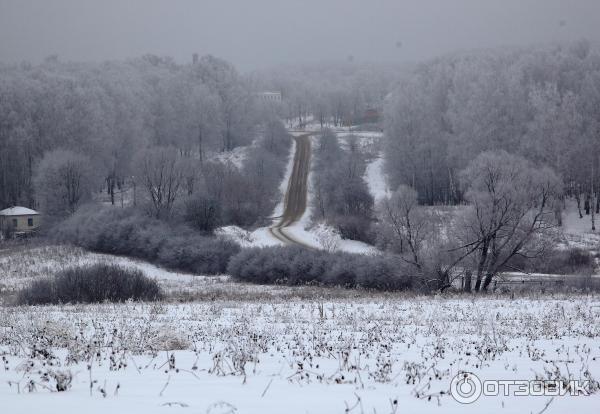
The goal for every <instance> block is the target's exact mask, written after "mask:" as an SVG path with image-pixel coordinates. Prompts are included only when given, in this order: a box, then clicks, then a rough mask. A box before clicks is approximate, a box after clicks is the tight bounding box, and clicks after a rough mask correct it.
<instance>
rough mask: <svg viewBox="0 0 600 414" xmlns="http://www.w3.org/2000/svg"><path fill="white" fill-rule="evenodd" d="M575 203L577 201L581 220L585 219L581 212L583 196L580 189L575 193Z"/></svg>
mask: <svg viewBox="0 0 600 414" xmlns="http://www.w3.org/2000/svg"><path fill="white" fill-rule="evenodd" d="M575 201H577V212H578V213H579V218H580V219H582V218H583V213H582V212H581V194H580V193H579V189H577V191H575Z"/></svg>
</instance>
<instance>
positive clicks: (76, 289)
mask: <svg viewBox="0 0 600 414" xmlns="http://www.w3.org/2000/svg"><path fill="white" fill-rule="evenodd" d="M162 297H163V294H162V292H161V289H160V287H159V286H158V284H157V283H156V281H154V280H152V279H149V278H148V277H146V276H144V274H143V273H142V272H141V271H139V270H137V269H129V268H123V267H120V266H116V265H106V264H94V265H88V266H78V267H74V268H71V269H66V270H63V271H62V272H59V273H58V274H56V275H55V276H54V277H53V278H51V279H43V280H37V281H34V282H33V283H32V284H31V285H29V286H28V287H26V288H24V289H22V290H21V291H20V292H19V294H18V297H17V302H18V303H19V304H20V305H45V304H59V303H98V302H105V301H108V302H123V301H126V300H130V299H133V300H143V301H153V300H159V299H162Z"/></svg>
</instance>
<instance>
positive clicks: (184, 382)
mask: <svg viewBox="0 0 600 414" xmlns="http://www.w3.org/2000/svg"><path fill="white" fill-rule="evenodd" d="M96 261H111V262H116V263H120V264H123V265H128V266H134V267H138V268H141V269H142V270H144V271H145V272H146V273H147V274H148V275H149V276H151V277H154V278H156V279H157V280H158V281H159V283H161V285H162V286H163V288H165V289H166V290H167V292H168V295H169V298H168V299H167V301H165V302H164V303H157V304H136V303H127V304H120V305H111V304H103V305H77V306H50V307H11V306H3V307H0V355H2V364H3V369H2V372H1V373H0V401H1V402H2V412H6V413H32V412H44V413H68V412H80V410H81V407H85V412H86V413H90V414H92V413H102V414H105V413H106V412H113V413H132V412H144V413H170V412H183V413H186V412H189V413H212V414H215V413H345V412H351V413H380V414H381V413H384V414H391V413H404V412H406V413H412V412H427V413H444V414H446V413H482V412H487V413H530V412H531V413H538V412H541V411H542V410H543V409H544V407H546V405H547V404H549V405H548V408H547V410H546V411H545V412H546V413H564V412H567V410H569V411H572V410H576V411H577V412H579V413H593V412H597V411H596V410H597V407H598V406H599V404H600V394H599V393H595V394H592V395H591V396H578V397H572V396H563V397H555V398H554V399H552V398H551V397H549V396H536V397H533V396H531V397H518V396H514V395H512V394H511V395H509V396H501V397H489V396H487V397H486V396H482V397H480V399H479V400H478V401H476V402H475V403H473V404H470V405H462V404H459V403H458V402H456V401H454V399H453V398H452V397H451V396H450V395H448V392H449V391H450V384H451V379H452V378H453V377H454V376H455V375H456V374H458V373H459V372H462V371H470V372H473V373H475V374H476V375H478V376H479V378H481V379H482V380H490V379H498V380H533V379H559V378H563V379H568V378H573V379H582V380H583V379H587V380H591V384H592V389H593V390H597V382H596V381H597V380H598V379H599V378H600V340H599V338H600V296H597V295H580V296H563V295H555V296H535V295H531V296H526V297H524V296H518V297H517V298H516V299H510V298H508V297H502V296H494V295H489V296H488V297H476V298H471V297H469V298H465V297H462V298H461V297H452V296H450V297H446V298H441V297H434V296H428V297H419V296H410V295H401V294H378V295H375V294H369V293H365V292H358V291H339V290H326V289H317V288H312V289H313V290H311V291H306V290H303V289H309V288H289V287H281V288H279V287H266V286H252V285H245V284H237V283H234V282H233V281H231V280H229V278H228V277H226V276H221V277H203V276H194V275H185V274H179V273H173V272H168V271H165V270H162V269H159V268H156V267H154V266H152V265H149V264H146V263H143V262H137V261H132V260H130V259H125V258H114V257H112V256H106V255H96V254H91V253H86V252H83V251H81V250H78V249H72V248H66V247H37V248H34V249H28V250H26V251H20V252H16V251H13V252H0V281H2V283H3V286H4V291H5V293H6V292H7V291H10V290H11V289H13V288H14V287H16V286H19V285H21V284H22V283H24V282H25V281H26V280H31V279H34V278H37V277H41V276H44V275H46V274H49V273H51V272H52V271H53V270H56V269H60V268H63V267H66V266H71V265H73V264H76V263H90V262H96ZM182 292H188V293H189V294H190V296H189V298H188V299H192V300H191V301H189V302H186V303H177V302H178V301H180V300H182V298H184V295H183V294H182ZM318 292H321V295H319V293H318ZM336 292H337V293H336ZM319 297H321V299H319ZM57 386H58V388H61V389H62V388H64V389H65V391H63V392H57Z"/></svg>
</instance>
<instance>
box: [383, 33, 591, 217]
mask: <svg viewBox="0 0 600 414" xmlns="http://www.w3.org/2000/svg"><path fill="white" fill-rule="evenodd" d="M599 114H600V48H599V47H598V45H592V44H590V43H589V42H586V41H580V42H577V43H573V44H571V45H569V46H548V47H532V48H523V49H498V50H490V51H483V52H470V53H460V54H456V55H451V56H447V57H443V58H439V59H435V60H433V61H430V62H428V63H425V64H423V65H420V66H419V67H418V68H417V69H416V70H414V71H413V72H412V73H411V74H410V75H407V76H404V77H403V79H402V80H401V81H400V83H399V85H398V86H397V88H396V89H395V90H394V92H393V93H392V94H391V96H390V97H389V99H388V100H387V103H386V107H385V132H386V138H387V139H386V149H385V157H386V169H387V172H388V175H389V179H390V185H391V188H397V187H398V186H399V185H400V184H406V185H409V186H411V187H412V188H414V189H415V190H417V192H418V194H419V200H420V202H422V203H426V204H436V203H458V202H461V201H463V200H464V191H463V189H462V188H461V187H460V186H459V180H458V177H457V173H458V172H459V171H460V170H462V169H463V168H464V167H465V166H466V165H467V164H468V163H469V161H471V160H472V159H474V158H475V157H476V156H477V155H478V154H480V153H481V152H483V151H486V150H506V151H508V152H510V153H514V154H519V155H522V156H524V157H526V158H527V159H529V160H531V161H533V162H535V163H538V164H543V165H547V166H549V167H551V168H553V169H554V170H555V171H556V172H557V173H559V174H560V175H561V176H562V178H563V181H564V184H565V190H566V191H567V193H568V194H571V195H573V196H575V197H577V199H578V201H580V199H581V197H587V198H588V199H590V198H591V195H592V194H595V193H597V192H598V185H599V184H600V179H599V177H600V174H599V170H600V168H599V164H598V163H599V159H600V146H598V142H599V141H600V118H599V116H598V115H599ZM596 198H597V197H596ZM589 203H590V201H589V200H588V206H589Z"/></svg>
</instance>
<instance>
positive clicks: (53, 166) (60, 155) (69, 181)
mask: <svg viewBox="0 0 600 414" xmlns="http://www.w3.org/2000/svg"><path fill="white" fill-rule="evenodd" d="M90 166H91V163H90V159H89V158H88V157H86V156H84V155H81V154H77V153H74V152H72V151H68V150H54V151H51V152H48V153H46V154H45V155H44V158H43V159H42V161H41V162H40V163H39V165H38V166H37V168H36V172H35V178H34V185H35V194H36V198H37V199H38V200H39V203H40V207H41V209H42V211H43V212H44V213H46V214H48V215H50V216H55V217H62V216H66V215H69V214H73V213H74V212H75V210H77V207H79V206H80V205H81V204H82V203H84V202H85V201H88V200H89V199H90V198H91V194H92V192H93V191H94V189H95V188H94V182H95V180H94V178H95V177H94V172H93V170H92V169H91V167H90Z"/></svg>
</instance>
